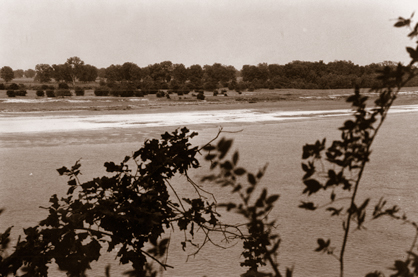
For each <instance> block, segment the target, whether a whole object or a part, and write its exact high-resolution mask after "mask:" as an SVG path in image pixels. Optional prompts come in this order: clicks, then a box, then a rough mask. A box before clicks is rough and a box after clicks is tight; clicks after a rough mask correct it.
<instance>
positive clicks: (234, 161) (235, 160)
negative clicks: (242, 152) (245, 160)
mask: <svg viewBox="0 0 418 277" xmlns="http://www.w3.org/2000/svg"><path fill="white" fill-rule="evenodd" d="M238 157H239V154H238V152H235V153H234V155H233V156H232V163H233V164H234V165H237V163H238Z"/></svg>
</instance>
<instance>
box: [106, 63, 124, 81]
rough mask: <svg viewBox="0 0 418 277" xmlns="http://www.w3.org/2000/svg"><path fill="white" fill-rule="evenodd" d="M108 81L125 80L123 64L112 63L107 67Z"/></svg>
mask: <svg viewBox="0 0 418 277" xmlns="http://www.w3.org/2000/svg"><path fill="white" fill-rule="evenodd" d="M105 76H106V78H107V81H108V82H120V81H122V80H123V73H122V66H121V65H119V64H117V65H114V64H112V65H110V66H109V67H107V68H106V74H105Z"/></svg>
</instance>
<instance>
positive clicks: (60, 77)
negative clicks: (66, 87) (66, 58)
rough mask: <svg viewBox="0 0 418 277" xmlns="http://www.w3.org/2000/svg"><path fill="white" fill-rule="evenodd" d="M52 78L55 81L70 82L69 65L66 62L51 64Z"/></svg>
mask: <svg viewBox="0 0 418 277" xmlns="http://www.w3.org/2000/svg"><path fill="white" fill-rule="evenodd" d="M51 67H52V78H54V80H55V81H56V82H61V81H64V82H71V81H72V78H71V75H70V66H69V65H68V64H53V65H52V66H51Z"/></svg>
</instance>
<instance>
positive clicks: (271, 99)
mask: <svg viewBox="0 0 418 277" xmlns="http://www.w3.org/2000/svg"><path fill="white" fill-rule="evenodd" d="M352 93H353V90H352V89H340V90H297V89H278V90H266V89H264V90H257V91H255V92H247V91H246V92H243V93H242V94H238V93H236V92H235V91H228V93H227V96H223V95H220V96H219V95H218V96H213V95H212V93H211V92H205V96H206V99H205V100H204V101H201V100H197V99H196V97H194V96H193V93H189V94H188V95H184V96H178V95H176V94H171V95H170V99H167V98H156V96H155V95H147V96H145V97H141V98H121V97H97V96H94V92H93V91H86V95H85V96H73V97H65V98H46V97H36V95H35V92H34V91H28V94H27V96H25V97H15V98H8V97H7V96H6V95H5V93H4V95H3V92H0V116H2V117H9V116H13V117H15V116H22V115H24V116H32V115H33V116H39V115H71V114H74V115H97V114H150V113H172V112H188V111H209V110H236V109H255V110H258V109H263V110H271V111H309V110H312V111H316V110H335V109H350V104H349V103H347V102H346V98H347V97H348V96H349V95H351V94H352ZM362 93H365V94H366V95H368V96H369V97H370V101H369V102H370V104H372V101H373V100H374V99H376V97H377V95H376V94H373V93H368V90H367V89H364V90H363V91H362ZM414 104H418V88H405V89H403V90H402V93H401V94H399V96H398V99H397V100H396V101H395V105H414Z"/></svg>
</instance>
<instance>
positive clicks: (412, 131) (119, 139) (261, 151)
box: [0, 113, 418, 277]
mask: <svg viewBox="0 0 418 277" xmlns="http://www.w3.org/2000/svg"><path fill="white" fill-rule="evenodd" d="M342 121H343V118H340V117H337V118H335V117H323V118H322V119H318V120H310V119H306V120H298V121H280V122H273V121H272V122H269V123H266V122H264V123H260V124H249V125H242V124H230V125H229V127H227V128H226V129H228V130H238V129H243V131H242V132H239V133H234V134H232V133H228V134H225V136H227V137H233V138H234V147H235V148H237V149H239V151H240V157H241V161H240V163H242V165H243V166H245V167H247V168H248V169H250V170H253V171H256V170H257V169H258V168H259V167H262V166H264V164H265V163H268V164H269V166H268V170H267V174H266V176H265V177H264V179H263V185H265V186H266V187H267V188H268V190H269V192H270V193H279V194H280V195H281V198H280V199H279V201H278V203H277V206H276V207H275V209H274V210H273V211H272V214H271V216H272V217H275V218H278V226H277V231H278V232H279V233H280V235H281V237H282V244H281V248H280V264H281V266H282V270H283V269H284V268H285V267H286V266H287V267H291V266H294V268H295V276H325V277H327V276H329V277H331V276H336V275H337V274H335V272H336V271H337V270H338V263H337V261H336V260H335V259H334V258H332V257H331V256H327V255H321V254H318V253H316V252H314V251H313V250H314V249H315V247H316V240H317V238H319V237H321V238H324V239H327V238H330V239H331V241H332V243H333V245H334V246H336V247H337V249H338V248H339V241H340V237H341V234H342V229H341V221H340V220H339V219H338V218H330V217H328V215H327V214H326V213H325V212H321V211H318V212H315V213H311V212H308V211H304V210H300V209H298V208H297V206H298V205H299V201H300V200H306V198H305V196H304V195H302V194H301V192H302V190H303V185H302V182H301V177H302V175H303V172H302V170H301V168H300V163H301V153H302V146H303V145H304V144H305V143H307V142H314V141H315V140H316V139H321V138H323V137H324V136H326V137H327V138H328V141H329V142H330V141H331V140H332V139H333V138H334V139H335V138H338V136H339V133H338V131H337V127H338V126H340V125H341V124H342ZM417 127H418V114H417V113H408V114H393V115H391V116H389V118H388V121H387V122H386V124H385V125H384V126H383V128H382V130H381V134H380V135H379V137H378V138H377V140H376V141H375V145H374V147H373V154H372V157H371V163H370V165H369V166H368V167H367V169H366V171H365V174H364V180H363V183H362V186H361V188H360V191H359V195H360V199H359V201H362V199H364V198H366V197H372V198H373V199H374V201H378V199H379V198H380V196H385V197H386V199H387V200H388V203H390V204H392V205H394V204H397V205H399V206H400V207H401V208H402V209H403V210H404V211H405V212H406V213H407V214H408V216H409V217H410V218H411V219H413V220H418V212H417V211H418V209H417V208H418V203H417V201H416V199H418V193H417V191H416V189H415V188H416V180H417V179H418V171H417V170H416V166H415V165H416V164H417V161H418V158H417V157H416V155H415V153H417V145H418V132H417ZM171 129H172V128H171V127H164V128H159V129H158V128H156V129H152V128H146V129H145V128H142V129H111V130H93V131H91V132H85V133H84V132H81V133H79V132H68V133H54V132H50V133H26V134H24V133H22V134H17V133H14V134H13V135H14V136H17V137H19V140H18V141H16V145H15V147H2V148H0V155H1V157H2V159H1V161H0V177H1V179H0V203H1V207H4V208H6V212H5V213H4V214H3V215H1V220H0V230H4V228H5V227H6V226H10V225H14V226H15V228H14V232H13V235H14V236H15V238H16V237H17V235H18V233H19V230H21V228H23V227H28V226H31V225H34V224H36V223H37V222H38V221H39V220H41V219H42V218H43V217H44V216H45V215H46V213H45V211H44V210H42V209H39V206H47V205H48V200H49V196H50V195H51V194H53V193H57V194H59V195H63V194H64V193H65V191H66V189H67V186H66V179H65V178H64V177H60V176H58V174H57V172H56V170H55V169H56V168H58V167H61V166H63V165H66V166H71V165H72V164H74V162H75V161H76V160H78V159H80V158H81V164H82V173H83V175H81V178H82V180H84V181H87V180H89V179H91V178H93V177H97V176H101V175H104V174H106V173H105V168H104V167H103V163H104V162H105V161H115V162H118V161H120V160H122V159H123V157H125V155H126V154H129V153H132V152H133V151H135V150H137V149H138V148H139V147H140V142H142V141H143V140H144V139H146V138H151V137H157V135H158V134H159V133H162V132H161V131H162V130H171ZM196 129H197V131H198V132H199V136H198V137H197V138H196V139H194V140H193V141H194V143H195V144H197V145H202V144H203V143H205V142H207V141H208V140H210V139H211V138H212V137H213V136H214V135H215V134H216V132H217V128H215V127H213V126H212V127H208V126H206V127H196ZM4 138H5V137H4V136H3V137H2V138H1V139H2V141H1V142H2V144H1V145H4V140H3V139H4ZM9 138H10V140H8V142H7V143H8V144H9V143H12V139H11V138H12V134H10V137H9ZM33 141H38V142H40V141H43V143H38V144H33ZM30 145H32V146H33V145H36V147H22V146H30ZM51 145H54V146H51ZM206 170H207V169H206V167H203V168H201V171H198V172H195V173H194V177H195V178H196V179H197V176H198V175H201V174H204V173H205V172H206ZM175 186H176V187H177V188H178V189H179V193H180V194H181V195H188V194H189V193H192V192H190V191H188V189H187V186H186V185H185V182H184V180H181V179H178V180H176V182H175ZM205 189H208V190H210V191H212V192H213V193H214V194H215V195H216V197H217V200H218V201H219V202H222V201H223V200H225V201H226V200H228V199H229V198H231V197H232V196H231V195H230V194H229V193H228V191H225V190H223V189H222V188H219V187H217V186H215V185H205ZM372 201H373V200H372ZM224 218H225V219H226V220H231V219H232V220H239V217H236V216H235V215H232V216H231V215H225V216H224ZM366 226H367V230H361V231H356V232H353V233H352V236H351V237H350V240H349V244H348V251H347V253H346V257H347V264H346V267H347V274H346V276H364V275H365V273H367V272H370V271H374V270H382V271H384V272H385V273H388V270H387V268H388V267H391V266H392V265H393V261H394V260H395V259H402V258H404V257H405V254H406V252H405V251H406V250H408V249H409V247H410V243H411V241H412V239H413V235H414V230H412V228H410V227H408V226H402V225H399V224H398V223H397V222H395V221H392V220H388V219H381V220H379V221H375V222H371V223H368V224H367V225H366ZM167 232H169V231H167ZM167 235H170V234H169V233H167ZM182 236H183V234H182V233H180V232H174V233H172V234H171V238H172V240H173V241H172V243H171V244H170V253H169V260H168V263H169V264H170V265H173V266H174V267H175V269H174V270H169V271H168V272H166V273H165V274H164V276H179V277H180V276H204V275H206V276H208V277H210V276H231V277H232V276H239V274H240V273H241V272H242V271H243V269H242V268H240V266H239V262H240V261H241V260H242V257H240V244H238V245H236V246H235V247H233V248H231V249H227V250H220V249H218V248H216V247H214V246H210V245H208V247H206V248H204V249H203V250H202V251H201V252H200V253H199V254H198V255H196V256H195V257H190V258H189V259H188V262H187V263H186V262H185V261H186V259H187V253H192V251H193V249H191V248H190V249H189V252H186V253H185V252H183V251H182V250H181V246H180V244H179V241H180V239H181V238H182ZM113 254H114V253H113ZM107 263H111V264H112V273H111V274H112V275H111V276H120V273H121V271H122V270H121V269H120V268H119V267H118V265H117V263H115V261H114V256H113V255H110V256H109V255H107V256H106V259H105V261H101V262H100V263H99V264H97V265H94V270H93V273H91V274H90V275H89V276H103V275H104V273H103V272H104V271H103V268H104V266H105V265H106V264H107ZM386 275H389V274H386ZM54 276H59V275H58V274H57V275H54ZM61 276H64V274H62V275H61Z"/></svg>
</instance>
